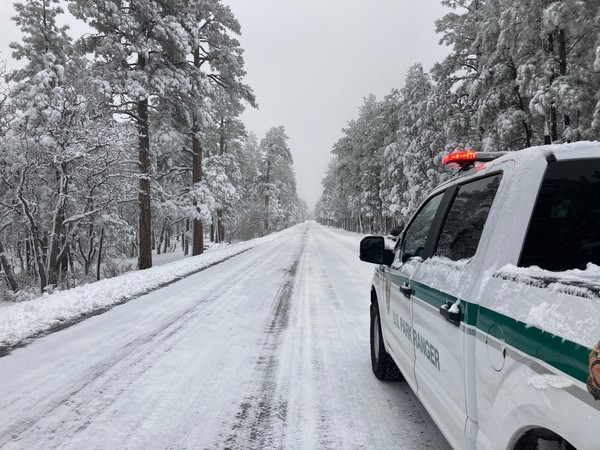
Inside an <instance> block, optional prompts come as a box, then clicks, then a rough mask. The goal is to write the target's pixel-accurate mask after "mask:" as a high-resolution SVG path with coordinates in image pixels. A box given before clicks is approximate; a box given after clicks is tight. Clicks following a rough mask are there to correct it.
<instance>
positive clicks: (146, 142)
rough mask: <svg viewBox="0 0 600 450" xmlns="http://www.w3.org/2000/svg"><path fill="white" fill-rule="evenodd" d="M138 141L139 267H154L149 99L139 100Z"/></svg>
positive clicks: (141, 60) (144, 61)
mask: <svg viewBox="0 0 600 450" xmlns="http://www.w3.org/2000/svg"><path fill="white" fill-rule="evenodd" d="M138 63H139V65H140V67H142V68H143V67H144V66H145V64H146V60H145V58H144V57H143V56H141V55H140V56H138ZM137 128H138V142H139V174H140V185H139V195H138V203H139V208H140V211H139V213H140V217H139V233H140V235H139V239H140V249H139V251H140V255H139V257H138V269H140V270H143V269H149V268H150V267H152V214H151V210H150V207H151V206H150V135H149V127H148V99H143V100H139V101H138V124H137Z"/></svg>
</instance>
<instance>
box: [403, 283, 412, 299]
mask: <svg viewBox="0 0 600 450" xmlns="http://www.w3.org/2000/svg"><path fill="white" fill-rule="evenodd" d="M400 292H402V295H404V296H405V297H406V298H410V297H411V296H412V286H411V285H410V284H408V283H407V282H406V281H405V282H404V283H402V284H401V285H400Z"/></svg>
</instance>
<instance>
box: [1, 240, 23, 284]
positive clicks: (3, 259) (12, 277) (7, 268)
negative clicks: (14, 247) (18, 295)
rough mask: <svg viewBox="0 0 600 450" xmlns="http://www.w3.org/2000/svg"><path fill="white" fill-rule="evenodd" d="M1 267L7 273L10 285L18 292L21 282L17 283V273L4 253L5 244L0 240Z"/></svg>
mask: <svg viewBox="0 0 600 450" xmlns="http://www.w3.org/2000/svg"><path fill="white" fill-rule="evenodd" d="M0 267H2V270H3V271H4V275H6V281H8V285H9V286H10V288H11V289H12V291H13V292H17V291H18V290H19V284H18V283H17V279H16V278H15V273H14V272H13V268H12V266H11V265H10V263H9V262H8V259H6V255H5V254H4V246H3V245H2V242H0Z"/></svg>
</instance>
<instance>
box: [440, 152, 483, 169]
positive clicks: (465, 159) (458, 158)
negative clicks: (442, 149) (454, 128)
mask: <svg viewBox="0 0 600 450" xmlns="http://www.w3.org/2000/svg"><path fill="white" fill-rule="evenodd" d="M475 161H477V152H453V153H450V154H449V155H448V156H446V157H445V158H444V159H443V160H442V165H444V166H445V165H447V164H450V163H456V164H459V165H461V166H463V165H465V164H471V163H474V162H475Z"/></svg>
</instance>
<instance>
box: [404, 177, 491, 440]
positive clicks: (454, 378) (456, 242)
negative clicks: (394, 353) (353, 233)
mask: <svg viewBox="0 0 600 450" xmlns="http://www.w3.org/2000/svg"><path fill="white" fill-rule="evenodd" d="M500 178H501V175H500V174H495V175H490V176H486V177H485V178H479V179H476V180H474V181H468V182H466V183H464V184H461V185H456V186H454V187H453V188H451V189H452V191H451V192H450V194H449V196H448V197H449V198H448V202H447V204H448V205H449V208H448V209H447V213H445V215H446V217H445V219H443V220H441V221H439V222H437V224H436V226H437V229H435V230H433V232H432V234H433V235H434V236H433V238H432V244H431V248H430V249H429V252H428V256H430V257H428V258H426V259H425V260H423V262H422V263H421V264H420V265H419V267H418V270H416V271H415V272H413V274H412V276H411V279H410V286H411V288H412V291H413V295H412V305H413V314H412V317H413V341H414V345H415V377H416V381H417V386H418V390H417V395H418V397H419V398H420V399H421V401H422V402H423V404H424V405H425V407H426V408H427V409H428V411H429V413H430V414H431V415H432V416H433V418H434V420H435V421H436V423H437V424H438V425H439V426H440V429H441V430H442V432H443V433H444V434H445V435H446V437H447V439H448V440H449V442H450V443H451V444H452V446H453V447H455V448H468V447H470V443H469V442H468V440H469V439H468V438H467V436H466V428H467V406H466V404H467V403H466V402H467V399H466V373H465V370H466V367H465V352H466V346H467V345H471V343H470V342H469V341H468V340H467V339H466V338H465V336H466V333H467V332H468V331H469V328H468V327H467V326H466V324H465V318H466V314H467V311H468V310H467V302H466V299H468V298H470V291H471V287H472V286H473V283H474V280H475V278H476V276H477V273H478V271H477V267H478V259H477V249H478V246H479V243H480V238H481V236H482V232H483V229H484V225H485V223H486V220H487V217H488V213H489V211H490V208H491V205H492V202H493V201H494V197H495V195H496V192H497V190H498V186H499V184H500ZM480 253H482V251H480ZM461 300H462V302H461Z"/></svg>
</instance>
